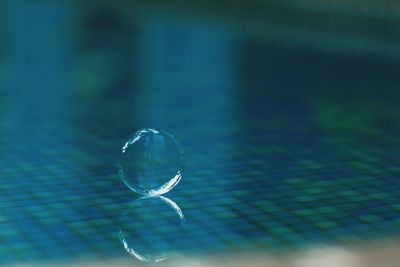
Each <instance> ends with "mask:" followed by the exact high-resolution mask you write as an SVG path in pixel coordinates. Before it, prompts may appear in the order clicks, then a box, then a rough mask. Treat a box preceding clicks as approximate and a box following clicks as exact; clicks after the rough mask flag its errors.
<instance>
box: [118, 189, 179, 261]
mask: <svg viewBox="0 0 400 267" xmlns="http://www.w3.org/2000/svg"><path fill="white" fill-rule="evenodd" d="M118 221H119V228H120V230H119V238H120V240H121V242H122V244H123V246H124V248H125V250H126V251H127V252H128V253H129V254H131V255H132V256H134V257H135V258H137V259H139V260H140V261H154V262H160V261H163V260H165V259H166V258H168V257H169V256H170V255H171V254H172V253H174V252H175V253H176V252H177V251H179V249H180V247H179V243H180V241H181V240H183V239H185V238H187V236H186V232H185V231H186V221H185V217H184V215H183V213H182V211H181V209H180V208H179V207H178V205H177V204H176V203H175V202H173V201H172V200H170V199H168V198H165V197H162V196H156V197H142V198H139V199H137V200H135V201H133V202H131V203H130V204H129V206H128V209H127V210H126V211H125V212H124V214H123V215H122V216H121V217H120V218H119V220H118Z"/></svg>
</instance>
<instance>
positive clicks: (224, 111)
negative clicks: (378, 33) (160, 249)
mask: <svg viewBox="0 0 400 267" xmlns="http://www.w3.org/2000/svg"><path fill="white" fill-rule="evenodd" d="M0 2H1V3H0V6H1V8H0V12H1V14H3V13H4V15H0V23H1V28H0V35H1V36H2V37H1V38H2V39H1V40H2V42H0V49H1V51H0V66H1V71H0V178H1V183H0V243H1V246H0V265H5V266H13V265H23V264H28V265H32V264H33V265H45V264H48V265H50V266H55V265H57V264H61V263H65V264H70V265H75V266H81V263H82V262H84V261H85V260H88V261H91V262H107V261H108V260H109V261H112V262H114V261H116V262H118V261H119V260H122V261H124V260H125V258H127V259H128V260H129V263H130V264H132V265H135V264H138V263H140V261H139V260H137V259H135V258H134V257H131V256H130V255H129V254H128V253H126V251H125V250H124V248H123V246H121V242H120V240H119V236H118V231H119V226H118V220H119V218H120V216H121V214H122V213H123V212H124V211H125V210H126V207H125V206H124V205H125V203H128V202H130V201H132V199H133V198H134V197H135V196H136V195H135V193H134V192H132V191H131V190H129V189H128V188H127V187H126V186H125V185H124V183H122V182H121V180H120V177H119V175H118V173H117V171H116V168H115V165H116V159H117V158H118V156H119V155H120V152H121V146H122V144H124V142H125V141H126V138H127V137H128V136H130V135H131V134H132V133H133V132H135V131H136V130H137V129H143V128H146V127H159V128H161V129H167V130H168V131H170V132H171V133H173V134H174V136H175V138H176V139H177V140H179V142H180V144H181V147H182V148H183V149H184V150H185V162H186V168H185V173H184V175H185V176H184V180H183V181H182V182H181V183H180V184H179V185H178V186H177V187H176V188H174V189H173V190H171V191H170V192H169V193H167V194H166V197H168V198H170V199H172V200H173V201H174V202H176V203H177V205H179V207H180V208H181V209H182V211H184V214H185V218H186V220H187V238H184V239H182V240H179V242H181V244H180V246H179V249H177V251H176V252H177V253H179V254H180V255H183V256H182V257H185V256H187V255H189V256H194V257H198V258H202V259H203V258H208V257H213V256H215V255H225V256H226V257H229V256H231V255H240V254H241V253H245V254H246V253H249V254H250V255H251V253H255V254H257V252H260V253H264V252H265V253H266V254H268V255H269V254H274V253H278V254H279V253H291V252H292V251H296V250H302V249H304V248H307V247H309V246H311V247H313V246H314V245H316V244H317V245H321V244H322V245H326V246H328V247H331V246H332V247H336V246H339V247H344V248H347V247H353V246H354V247H358V246H362V245H364V244H373V243H374V242H381V241H382V240H383V241H382V242H384V241H386V240H392V239H398V238H399V236H400V232H399V231H400V230H399V229H400V227H399V226H400V224H399V223H400V207H399V203H400V183H399V182H398V181H399V180H398V179H399V175H400V167H399V166H400V140H399V138H398V137H399V134H400V125H399V123H398V122H399V118H400V108H399V105H398V103H400V93H399V90H398V85H399V84H400V76H399V73H400V63H399V61H398V60H397V58H396V57H394V56H393V57H392V56H390V55H388V54H385V53H378V52H376V51H378V50H382V47H386V46H382V47H381V46H379V45H378V44H377V43H376V42H373V41H371V42H367V41H363V40H361V41H360V39H357V38H358V37H360V36H359V35H357V36H355V37H353V39H350V40H349V39H348V38H349V37H348V36H351V34H350V33H351V30H352V29H353V28H349V29H348V30H349V32H346V33H348V35H346V36H347V37H348V38H347V37H346V36H343V35H341V33H340V32H339V28H337V24H340V23H345V26H350V25H351V26H354V27H356V26H357V25H360V24H357V23H352V22H360V21H359V19H360V16H358V15H357V14H355V15H353V16H350V15H349V13H346V14H342V13H341V14H342V16H346V18H347V19H348V20H345V21H344V20H339V19H337V21H336V20H332V23H337V24H333V25H332V28H329V31H328V30H327V32H323V33H321V32H319V31H317V32H315V31H313V29H314V30H315V28H314V26H315V27H316V28H317V30H318V29H320V28H319V27H321V25H320V24H318V25H314V24H315V22H314V24H313V23H311V24H310V25H309V27H310V29H308V31H305V30H304V29H303V30H300V29H298V28H291V27H288V26H287V27H283V26H282V25H273V24H272V25H271V24H268V25H269V26H268V25H266V24H265V20H263V21H261V19H260V20H258V19H257V18H256V17H255V16H254V17H253V18H252V19H251V22H252V23H250V24H246V25H247V26H245V23H244V22H242V19H243V18H242V17H241V16H238V17H234V18H233V19H232V20H233V21H232V20H225V19H224V18H225V17H224V15H223V14H221V16H220V17H218V18H216V17H213V16H212V15H211V14H210V16H208V15H207V14H204V15H199V16H198V17H196V16H192V15H189V14H186V13H185V12H179V11H177V10H176V11H175V12H174V11H173V10H170V11H168V9H166V10H164V9H163V8H158V7H157V6H156V7H154V9H152V8H149V9H146V8H144V7H141V6H134V7H131V6H122V7H120V8H118V7H115V8H113V7H111V6H106V7H105V8H101V6H99V3H98V2H97V1H96V4H93V6H91V5H89V4H88V5H87V6H86V5H85V6H83V4H82V5H81V4H75V2H74V3H71V4H68V3H67V2H63V1H34V0H18V1H14V0H7V1H0ZM50 2H51V3H50ZM235 2H236V1H235ZM258 2H259V1H257V3H258ZM210 5H211V4H210ZM141 8H143V9H141ZM194 9H195V8H194ZM216 9H218V7H216ZM219 9H220V10H221V7H220V8H219ZM245 9H246V8H245V7H243V8H242V9H240V10H243V12H245ZM260 9H261V7H260ZM185 10H186V9H185ZM223 10H225V9H223ZM290 10H291V12H293V13H294V14H292V13H289V14H291V15H296V14H311V13H313V12H316V11H315V9H312V8H311V9H306V10H307V12H310V13H307V12H306V13H304V9H299V10H297V9H296V8H295V7H293V9H290ZM264 11H265V9H264ZM265 12H266V11H265ZM329 12H334V11H333V10H331V9H330V11H329ZM335 12H336V11H335ZM279 14H282V15H281V16H283V18H286V17H285V16H284V15H283V14H286V13H285V12H283V13H279ZM279 14H277V15H276V16H275V17H279V16H280V15H279ZM329 14H331V13H329ZM320 16H322V17H323V18H325V16H328V14H326V13H321V14H320ZM348 16H350V17H348ZM264 17H265V19H267V18H268V19H272V17H270V16H263V18H264ZM340 18H342V17H340ZM375 19H377V17H375ZM283 20H284V21H286V22H287V23H289V22H290V21H289V20H285V19H283ZM316 21H321V24H324V23H327V22H326V21H325V19H321V20H316ZM366 21H367V22H366V24H365V25H364V24H361V25H363V26H365V27H366V28H365V29H366V30H367V33H365V35H366V36H367V35H368V30H369V29H370V28H371V31H372V33H374V32H375V29H374V27H372V26H371V21H370V20H367V19H366ZM322 22H324V23H322ZM293 24H296V23H293ZM372 24H373V25H381V24H374V23H372ZM302 25H303V26H305V25H307V23H306V22H304V21H303V23H302ZM368 25H369V26H368ZM382 25H386V24H382ZM395 25H397V24H395ZM28 26H29V27H28ZM248 27H249V28H250V29H249V28H248ZM245 28H246V29H249V30H246V29H245ZM345 28H346V27H345ZM335 29H337V30H338V31H336V32H335ZM255 32H257V33H258V32H261V33H262V34H260V35H259V34H257V33H255ZM328 32H329V33H330V34H329V38H325V37H326V34H328ZM313 33H314V34H313ZM382 34H383V33H382ZM356 37H357V38H356ZM384 37H386V36H382V40H381V42H384V40H386V39H387V40H388V39H390V38H389V37H387V38H384ZM299 39H301V40H299ZM304 39H307V40H309V42H310V43H312V45H307V44H306V43H305V42H302V40H304ZM321 39H323V40H321ZM328 41H329V42H331V43H329V44H328V45H324V44H326V42H328ZM360 42H361V45H359V43H360ZM349 43H351V45H349ZM375 45H376V46H377V47H374V48H376V49H373V51H372V50H368V49H367V48H368V47H370V46H375ZM348 46H350V48H353V50H352V49H350V48H349V47H348ZM338 47H341V49H338ZM344 48H348V49H349V50H346V49H344ZM364 49H366V50H364ZM374 51H375V52H374ZM160 205H161V206H162V204H161V203H160ZM162 207H165V208H166V210H167V211H173V209H169V206H168V205H165V206H162ZM148 214H151V213H148ZM143 216H145V215H144V214H142V213H139V214H137V216H136V217H137V218H139V219H137V220H136V221H133V220H132V222H135V223H138V224H139V225H140V226H141V227H145V226H147V224H149V223H150V222H148V221H146V218H145V217H143ZM174 216H175V217H174ZM170 218H171V219H172V218H178V219H179V216H177V215H176V213H172V215H171V217H170ZM161 219H162V217H160V221H155V222H156V223H158V222H160V223H161V222H162V220H161ZM151 222H153V221H151ZM132 227H133V230H138V229H135V227H134V226H132ZM139 229H141V228H139ZM150 229H153V228H150ZM155 229H158V228H155ZM161 229H162V231H166V233H168V229H170V228H169V227H166V228H165V229H164V228H162V227H161ZM171 230H172V232H171V233H175V232H176V231H175V230H174V229H173V228H172V229H171ZM168 240H169V239H168ZM174 241H175V240H174ZM174 241H172V242H171V243H170V242H169V241H168V242H167V245H170V244H171V245H172V246H173V247H174V246H175V243H174ZM176 241H178V240H176ZM129 242H131V241H129ZM135 244H136V243H135ZM162 244H163V243H162V242H161V243H160V246H161V245H162ZM154 245H155V246H158V245H159V244H158V243H154ZM132 247H133V248H134V246H132ZM156 248H157V247H156ZM397 248H398V247H397ZM397 254H398V253H397ZM169 260H171V261H173V260H174V257H173V256H171V257H170V259H169ZM171 264H172V263H171ZM243 265H245V264H243Z"/></svg>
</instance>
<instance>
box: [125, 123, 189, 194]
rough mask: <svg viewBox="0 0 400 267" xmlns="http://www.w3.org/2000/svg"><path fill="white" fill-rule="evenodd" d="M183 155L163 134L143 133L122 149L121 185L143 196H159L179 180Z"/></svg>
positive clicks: (175, 142) (170, 137)
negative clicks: (122, 183)
mask: <svg viewBox="0 0 400 267" xmlns="http://www.w3.org/2000/svg"><path fill="white" fill-rule="evenodd" d="M183 168H184V160H183V152H182V149H181V148H180V146H179V144H178V142H177V141H176V140H175V138H174V137H173V136H172V135H171V134H170V133H168V132H166V131H163V130H154V129H143V130H140V131H138V132H136V133H135V135H134V136H133V137H132V138H130V139H129V140H128V141H127V142H126V143H125V144H124V146H123V147H122V153H121V155H120V159H119V162H118V172H119V174H120V177H121V179H122V180H123V181H124V183H125V184H126V185H127V186H128V187H129V188H130V189H131V190H133V191H135V192H137V193H139V194H142V195H162V194H165V193H167V192H168V191H170V190H171V189H172V188H174V187H175V186H176V185H177V184H178V183H179V181H180V180H181V178H182V171H183Z"/></svg>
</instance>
